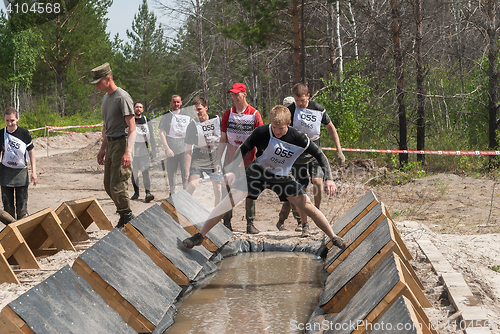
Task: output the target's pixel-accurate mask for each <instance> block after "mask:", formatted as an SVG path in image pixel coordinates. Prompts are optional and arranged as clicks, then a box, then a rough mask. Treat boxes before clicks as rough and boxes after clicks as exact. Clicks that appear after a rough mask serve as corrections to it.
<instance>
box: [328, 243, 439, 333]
mask: <svg viewBox="0 0 500 334" xmlns="http://www.w3.org/2000/svg"><path fill="white" fill-rule="evenodd" d="M401 296H404V297H406V298H407V299H408V300H409V301H410V302H411V305H412V310H414V312H415V313H416V317H415V318H414V320H415V321H419V322H422V325H423V326H426V327H427V326H429V323H430V321H429V319H428V317H427V315H426V314H425V312H424V310H423V307H430V303H429V301H428V300H427V298H426V297H425V295H424V294H423V292H422V290H420V287H419V286H418V284H417V283H416V281H415V278H414V277H412V276H411V275H410V273H409V272H408V270H407V268H406V266H405V265H404V263H403V261H401V259H400V257H399V256H398V255H397V254H396V253H394V252H391V253H390V254H389V255H388V256H387V257H386V258H385V259H384V261H383V262H382V263H381V264H380V266H379V267H378V268H377V270H375V271H374V272H373V274H372V275H371V276H370V278H369V279H368V280H367V281H366V284H364V286H363V287H362V288H361V289H359V291H358V292H357V293H356V294H355V295H354V296H353V297H352V299H350V301H349V302H348V303H347V305H346V306H345V307H344V308H343V309H342V310H341V311H340V312H339V313H338V314H337V315H336V316H334V317H333V318H332V319H331V322H332V323H333V325H332V326H333V328H331V329H329V330H327V331H325V332H324V333H337V334H344V333H345V334H351V333H356V334H361V333H368V332H369V331H370V330H371V329H373V327H372V326H370V324H374V323H377V322H378V321H380V319H381V318H382V317H383V316H384V315H385V314H386V313H387V312H388V310H389V309H390V308H391V306H393V305H394V304H395V303H396V301H397V300H398V298H399V297H401ZM389 316H390V314H389V315H388V316H387V317H389ZM398 321H401V319H399V320H398ZM335 324H338V325H337V326H335ZM349 324H351V326H349ZM352 324H356V325H355V326H352ZM388 332H389V331H386V333H388ZM398 333H399V332H398ZM428 333H433V334H437V332H436V331H432V330H431V331H430V332H428Z"/></svg>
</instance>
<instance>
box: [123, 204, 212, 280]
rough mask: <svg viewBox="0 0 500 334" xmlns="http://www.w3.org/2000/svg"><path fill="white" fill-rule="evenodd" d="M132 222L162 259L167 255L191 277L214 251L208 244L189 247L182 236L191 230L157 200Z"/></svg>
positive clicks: (195, 274) (184, 273)
mask: <svg viewBox="0 0 500 334" xmlns="http://www.w3.org/2000/svg"><path fill="white" fill-rule="evenodd" d="M130 224H131V225H132V226H133V227H134V228H135V229H136V230H137V232H138V233H139V234H140V235H141V236H143V237H144V239H146V240H147V241H148V242H149V243H150V244H151V248H150V250H151V251H152V252H153V253H154V254H156V256H157V257H158V258H159V259H163V258H166V259H168V261H169V262H171V263H172V264H173V265H174V266H175V267H176V268H177V269H178V270H179V271H180V272H181V273H182V274H183V275H184V276H186V278H188V279H189V280H194V279H195V278H196V276H197V275H198V273H199V272H200V271H201V270H202V268H203V265H204V264H205V263H206V262H207V261H208V259H209V258H210V257H211V256H212V255H213V254H212V253H211V252H209V251H208V250H207V249H206V248H205V247H195V248H194V249H191V250H188V249H186V248H185V247H184V245H183V244H182V240H184V239H185V238H187V237H189V236H190V234H189V233H188V232H186V230H184V229H183V228H182V227H181V226H180V225H179V224H178V223H177V222H176V221H175V220H174V219H173V218H172V217H171V216H170V215H168V214H167V213H166V212H165V211H164V210H163V209H162V208H161V207H160V206H159V205H157V204H155V205H152V206H151V207H149V208H148V209H147V210H145V211H144V212H142V213H141V214H139V215H138V216H137V217H136V218H135V219H134V220H133V221H131V222H130ZM164 270H165V269H164ZM169 276H170V275H169ZM171 278H172V279H174V278H173V277H171ZM174 280H176V279H174Z"/></svg>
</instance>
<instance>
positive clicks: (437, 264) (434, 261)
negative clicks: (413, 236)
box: [417, 239, 457, 276]
mask: <svg viewBox="0 0 500 334" xmlns="http://www.w3.org/2000/svg"><path fill="white" fill-rule="evenodd" d="M417 244H418V246H419V247H420V249H421V250H422V252H423V253H424V255H425V256H426V257H427V259H428V260H429V262H430V263H431V266H432V268H433V269H434V271H435V272H436V274H438V275H439V276H441V275H442V274H444V273H456V272H457V271H456V270H455V269H453V267H452V266H451V264H450V263H449V262H448V261H447V260H446V259H445V258H444V256H443V254H441V252H440V251H439V249H437V247H436V246H434V244H433V243H432V242H431V241H430V240H427V239H419V240H417Z"/></svg>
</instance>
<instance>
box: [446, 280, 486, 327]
mask: <svg viewBox="0 0 500 334" xmlns="http://www.w3.org/2000/svg"><path fill="white" fill-rule="evenodd" d="M441 276H442V277H443V281H444V284H445V286H446V289H447V291H448V296H449V297H450V301H451V303H452V304H453V306H454V307H455V309H456V310H457V312H460V311H462V315H461V316H460V317H461V318H462V320H463V322H464V323H465V325H466V326H467V327H472V326H477V325H479V326H484V325H485V324H487V323H488V317H487V315H486V313H485V312H484V311H483V309H482V308H481V307H480V306H479V305H478V304H479V302H478V301H477V299H476V298H475V297H474V295H473V294H472V291H470V288H469V286H468V285H467V282H465V280H464V278H463V276H462V274H460V273H443V274H442V275H441Z"/></svg>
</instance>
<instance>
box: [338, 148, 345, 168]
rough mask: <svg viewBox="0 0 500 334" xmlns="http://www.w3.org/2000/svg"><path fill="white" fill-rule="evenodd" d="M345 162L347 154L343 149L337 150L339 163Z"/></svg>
mask: <svg viewBox="0 0 500 334" xmlns="http://www.w3.org/2000/svg"><path fill="white" fill-rule="evenodd" d="M343 164H345V156H344V153H342V151H337V165H343Z"/></svg>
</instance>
